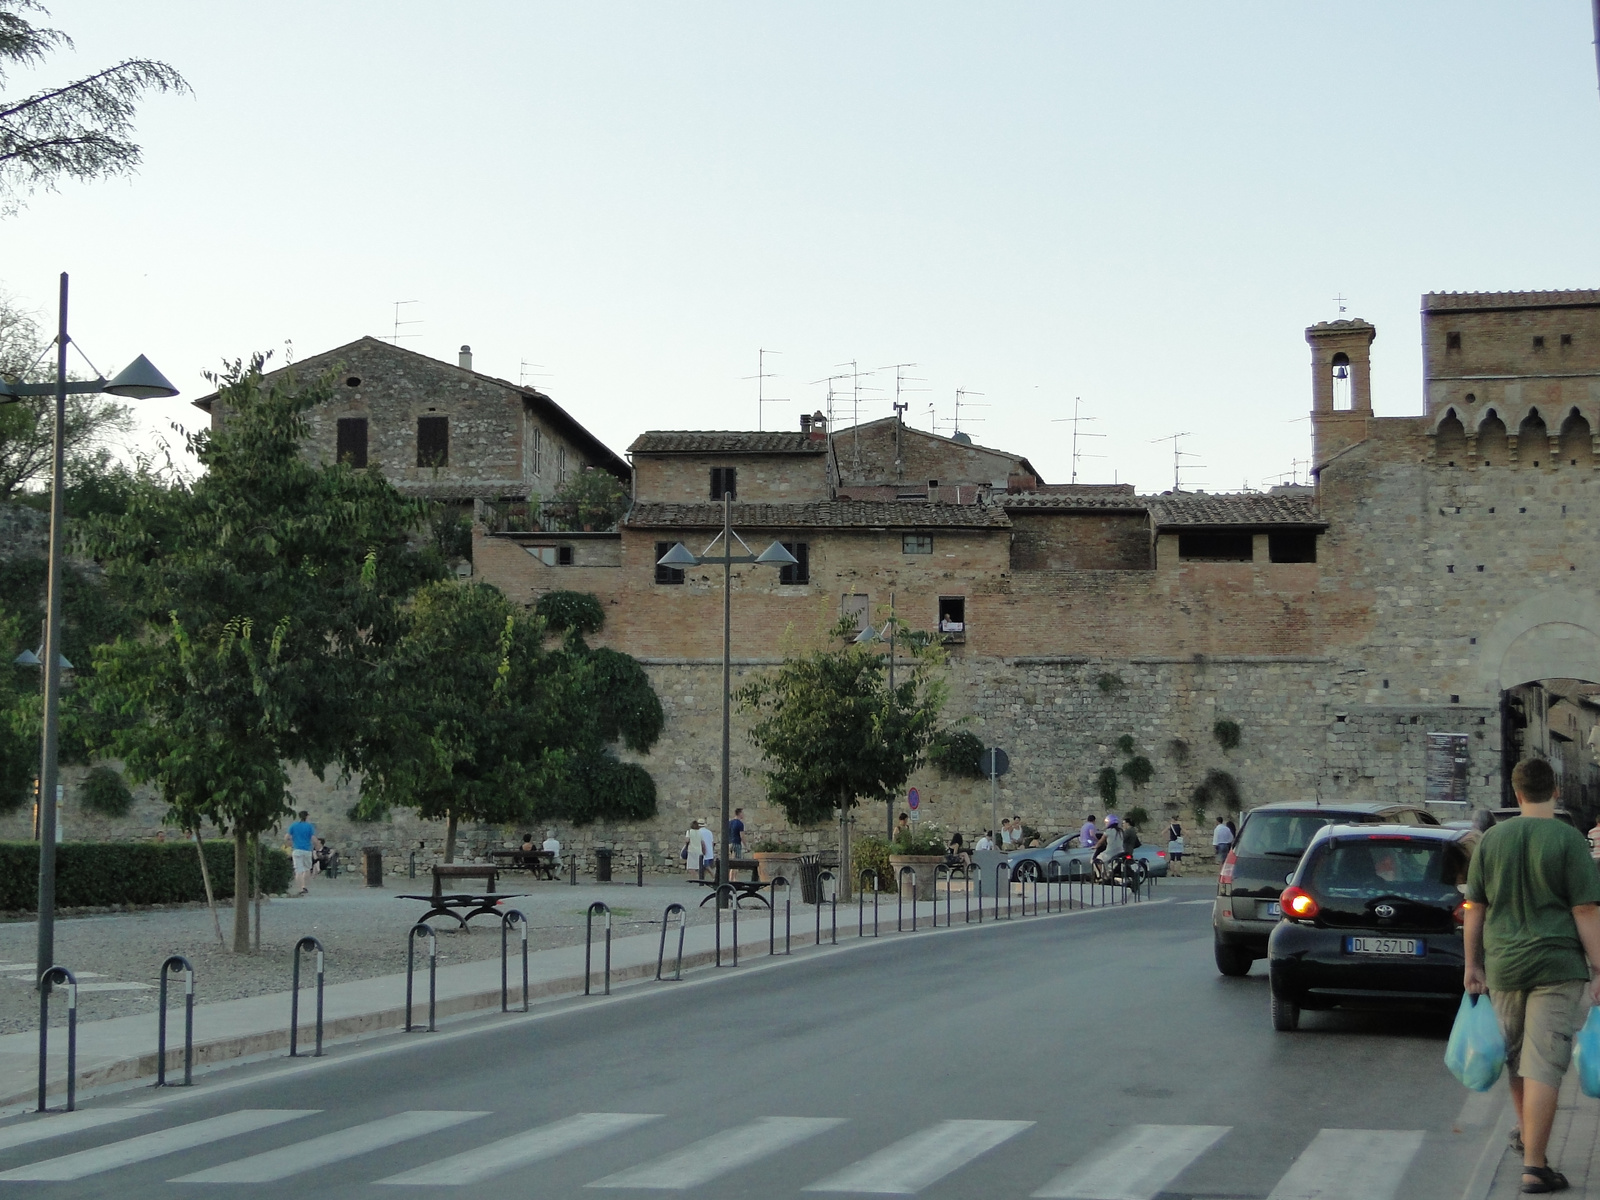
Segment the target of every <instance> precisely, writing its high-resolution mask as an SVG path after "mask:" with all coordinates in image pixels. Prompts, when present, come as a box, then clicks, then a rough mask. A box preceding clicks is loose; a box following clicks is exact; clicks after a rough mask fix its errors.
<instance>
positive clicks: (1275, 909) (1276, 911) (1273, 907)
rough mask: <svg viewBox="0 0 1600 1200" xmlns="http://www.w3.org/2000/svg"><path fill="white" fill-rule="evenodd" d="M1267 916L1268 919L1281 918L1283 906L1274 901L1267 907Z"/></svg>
mask: <svg viewBox="0 0 1600 1200" xmlns="http://www.w3.org/2000/svg"><path fill="white" fill-rule="evenodd" d="M1267 916H1269V917H1281V916H1283V905H1281V904H1279V903H1278V902H1277V901H1276V900H1274V901H1273V902H1272V903H1271V904H1269V905H1267Z"/></svg>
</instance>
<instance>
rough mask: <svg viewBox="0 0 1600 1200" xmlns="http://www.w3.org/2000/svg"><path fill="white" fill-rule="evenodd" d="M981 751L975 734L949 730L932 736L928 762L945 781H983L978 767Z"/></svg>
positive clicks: (978, 739) (982, 749)
mask: <svg viewBox="0 0 1600 1200" xmlns="http://www.w3.org/2000/svg"><path fill="white" fill-rule="evenodd" d="M983 751H984V745H983V742H982V740H981V739H980V738H979V737H978V735H977V734H975V733H969V732H967V731H966V730H965V729H955V730H949V731H947V732H944V733H939V734H936V735H935V736H934V739H933V744H932V745H931V746H929V747H928V762H929V763H931V764H932V765H933V766H934V767H935V768H936V769H937V770H938V772H939V774H940V776H941V777H943V778H945V779H983V778H985V776H984V773H983V768H982V767H981V766H979V765H978V760H979V759H980V758H982V757H983Z"/></svg>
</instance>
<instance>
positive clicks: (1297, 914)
mask: <svg viewBox="0 0 1600 1200" xmlns="http://www.w3.org/2000/svg"><path fill="white" fill-rule="evenodd" d="M1474 836H1475V835H1474V834H1473V833H1472V832H1471V831H1470V830H1460V829H1445V828H1442V827H1439V828H1430V827H1424V826H1416V825H1330V826H1327V827H1325V828H1323V829H1321V830H1319V831H1318V832H1317V834H1316V836H1315V837H1313V838H1312V839H1311V845H1310V846H1309V847H1307V849H1306V852H1305V855H1304V857H1302V858H1301V859H1300V865H1299V866H1298V867H1297V868H1296V869H1295V871H1294V874H1293V876H1292V878H1291V880H1290V883H1289V886H1288V887H1287V888H1285V889H1284V891H1283V893H1282V896H1281V898H1280V900H1279V903H1280V905H1281V906H1282V908H1283V919H1282V920H1281V921H1280V922H1279V923H1278V924H1277V926H1276V927H1275V928H1274V929H1273V931H1272V936H1271V937H1270V938H1269V939H1268V942H1267V961H1268V965H1269V972H1270V977H1271V988H1272V1027H1273V1028H1274V1029H1277V1030H1282V1031H1287V1030H1292V1029H1295V1028H1297V1027H1298V1026H1299V1024H1300V1013H1301V1011H1302V1010H1304V1009H1320V1008H1336V1007H1340V1006H1344V1005H1360V1006H1363V1007H1370V1006H1378V1007H1387V1006H1393V1005H1399V1004H1405V1005H1416V1004H1421V1005H1429V1006H1434V1005H1437V1006H1440V1007H1445V1008H1451V1007H1454V1006H1455V1005H1457V1004H1459V1003H1460V1002H1461V992H1462V967H1463V966H1464V959H1463V952H1462V932H1461V931H1462V922H1463V919H1464V914H1465V912H1466V907H1465V904H1464V900H1465V895H1464V893H1465V891H1466V884H1467V864H1468V863H1469V862H1470V860H1471V857H1472V854H1471V841H1472V839H1473V838H1474Z"/></svg>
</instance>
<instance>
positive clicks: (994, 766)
mask: <svg viewBox="0 0 1600 1200" xmlns="http://www.w3.org/2000/svg"><path fill="white" fill-rule="evenodd" d="M978 769H979V770H981V771H982V772H983V773H984V775H986V776H991V777H992V776H995V775H1004V774H1005V773H1006V772H1007V771H1009V770H1011V759H1010V758H1009V757H1008V756H1007V755H1006V752H1005V751H1004V750H1002V749H1000V747H999V746H996V747H995V748H994V749H993V750H985V751H984V752H983V753H982V754H981V755H979V757H978Z"/></svg>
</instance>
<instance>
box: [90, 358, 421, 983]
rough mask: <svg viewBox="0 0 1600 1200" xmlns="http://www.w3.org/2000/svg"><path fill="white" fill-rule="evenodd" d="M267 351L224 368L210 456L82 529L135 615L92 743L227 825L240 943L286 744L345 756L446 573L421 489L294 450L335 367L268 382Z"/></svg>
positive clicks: (99, 662) (103, 685)
mask: <svg viewBox="0 0 1600 1200" xmlns="http://www.w3.org/2000/svg"><path fill="white" fill-rule="evenodd" d="M264 362H265V360H264V359H263V358H262V357H261V356H256V357H255V358H253V359H252V360H251V361H250V362H249V364H248V365H246V364H244V363H240V362H235V363H233V364H232V365H231V366H230V367H229V368H228V369H227V370H226V371H225V372H224V373H223V374H222V375H220V376H215V377H213V379H214V381H215V382H216V383H217V384H218V406H219V410H220V411H222V412H224V413H226V414H227V418H226V422H225V423H224V424H223V426H222V427H221V429H220V430H218V431H217V432H216V433H214V434H212V433H209V432H205V431H202V432H199V433H196V434H193V435H191V436H190V437H189V438H188V443H189V449H190V450H191V452H192V453H193V454H194V455H195V457H196V458H197V459H198V460H199V462H200V463H201V465H202V466H203V467H204V468H205V474H204V475H203V476H201V477H200V478H199V479H198V480H196V481H195V482H194V483H192V484H190V483H188V482H186V481H183V480H161V479H157V478H154V477H149V476H146V477H144V478H143V479H142V480H141V482H140V486H139V487H138V488H136V489H135V490H134V492H133V493H132V494H131V495H130V496H129V498H128V502H127V505H126V511H124V512H122V513H120V514H111V515H103V516H101V517H98V518H94V519H92V520H91V521H90V522H88V529H87V531H86V533H85V536H84V539H83V541H84V544H85V546H86V547H87V548H88V549H90V550H91V551H92V552H93V553H95V554H96V555H97V557H99V558H100V559H101V561H102V563H103V565H104V567H105V571H106V576H107V579H108V581H109V583H110V585H111V586H112V588H113V589H114V590H115V591H116V592H117V593H118V594H119V595H121V596H122V597H124V599H125V600H126V602H127V603H128V604H129V605H130V607H131V609H132V611H133V612H134V614H135V616H136V619H137V624H138V627H139V630H138V634H137V636H125V637H120V638H118V639H117V640H116V641H115V642H114V643H113V644H112V645H110V646H109V647H105V648H103V649H102V650H101V651H100V652H99V653H97V654H96V657H95V667H96V670H95V673H94V676H93V678H92V679H91V680H89V681H88V682H87V685H86V688H85V690H86V691H87V692H88V693H89V696H90V699H91V701H92V703H93V705H94V707H95V709H96V711H98V712H101V713H104V714H114V715H115V716H117V717H118V718H120V719H121V722H122V723H121V724H120V726H119V727H117V728H114V729H113V730H112V731H110V733H109V734H108V735H107V737H106V739H105V743H104V745H103V746H101V747H100V749H102V750H104V751H107V752H109V753H111V754H114V755H115V756H117V757H120V758H122V759H123V760H124V763H125V764H126V765H125V769H126V772H127V775H128V777H129V778H130V779H131V780H133V781H134V782H135V783H140V782H144V781H147V780H148V781H154V782H155V783H157V784H158V785H159V786H160V788H161V792H162V795H163V797H164V798H165V800H166V802H167V804H168V807H169V814H170V818H171V819H172V820H174V821H175V822H176V823H177V824H178V825H179V826H180V827H181V828H183V829H186V830H192V829H196V828H198V826H199V824H200V822H201V821H202V820H209V821H212V822H213V823H215V824H216V825H218V826H219V827H221V828H222V829H224V830H226V831H228V832H229V833H230V834H231V835H232V836H233V839H234V903H235V908H234V949H235V950H236V951H238V952H245V951H247V950H248V948H249V906H248V897H249V890H250V889H249V870H248V853H247V851H248V846H249V840H250V838H252V837H258V836H259V835H260V834H261V833H263V832H265V831H266V830H268V829H270V828H272V827H273V826H274V825H275V824H276V823H277V822H278V821H279V819H280V818H281V817H283V816H284V815H285V814H287V813H289V812H291V811H292V808H291V806H290V803H289V793H288V775H287V771H286V767H285V764H287V763H293V762H302V763H305V764H306V765H307V766H308V767H309V768H310V769H311V770H312V771H313V772H315V773H317V774H318V775H319V776H321V775H322V774H323V772H325V770H326V769H327V768H328V767H329V766H330V765H333V764H339V765H341V766H348V764H349V762H350V760H351V758H352V757H353V756H354V753H355V750H356V747H357V746H358V743H359V737H360V733H361V731H362V730H363V729H364V728H365V724H366V720H367V714H368V713H370V712H371V711H372V709H373V708H374V706H377V705H381V704H383V703H385V699H386V698H385V697H384V696H383V695H382V692H381V687H380V683H381V679H380V672H381V669H382V668H383V666H384V665H385V662H386V659H387V654H388V651H389V649H390V647H391V646H392V645H393V643H394V640H395V638H396V637H397V635H398V632H399V623H400V608H401V605H402V603H403V602H404V600H405V599H406V598H408V597H409V596H410V595H411V594H412V592H414V591H415V589H416V588H417V587H418V586H419V585H420V584H422V583H423V582H425V581H427V580H429V579H433V578H438V577H440V576H442V575H443V574H444V567H443V564H442V563H441V562H440V561H439V559H438V557H437V555H436V554H435V553H434V552H432V551H431V550H423V551H420V552H418V551H414V550H412V549H411V548H410V546H409V545H408V537H409V535H411V534H412V533H413V532H414V531H416V530H418V529H420V528H422V527H423V525H424V523H425V520H426V517H427V509H426V507H425V506H424V505H421V504H418V503H415V502H412V501H408V500H406V499H404V498H403V497H401V496H400V494H399V493H398V492H396V491H395V489H394V488H393V487H392V486H391V485H390V484H389V482H388V481H387V480H385V479H384V478H383V475H382V474H381V472H379V471H377V470H375V469H370V468H369V469H367V470H365V471H357V470H354V469H352V468H351V467H349V466H348V465H347V464H343V463H340V464H335V465H332V466H323V465H319V464H317V463H314V462H312V461H310V460H308V459H306V458H303V457H302V456H301V454H300V443H301V441H302V440H304V438H305V437H306V436H307V433H308V426H307V420H306V414H307V412H308V411H309V410H310V409H311V408H312V407H313V406H315V405H316V404H319V403H322V402H324V401H326V400H327V399H328V398H329V397H330V396H331V395H332V393H333V389H334V384H335V379H334V377H333V376H332V375H325V376H322V377H321V378H318V379H315V380H310V381H301V380H300V379H299V378H298V377H297V376H296V375H295V373H294V372H284V373H283V374H282V375H281V376H280V377H279V378H278V379H277V380H276V381H275V382H274V383H273V384H272V385H271V386H270V388H269V387H268V386H267V385H266V382H265V380H264V378H263V366H264Z"/></svg>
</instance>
